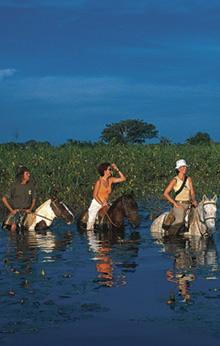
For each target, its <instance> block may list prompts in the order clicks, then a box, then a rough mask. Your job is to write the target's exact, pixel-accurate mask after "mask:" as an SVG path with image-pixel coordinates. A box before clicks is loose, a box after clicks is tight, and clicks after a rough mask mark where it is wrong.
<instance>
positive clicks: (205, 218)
mask: <svg viewBox="0 0 220 346" xmlns="http://www.w3.org/2000/svg"><path fill="white" fill-rule="evenodd" d="M208 204H211V205H216V204H215V202H204V204H203V208H202V216H203V220H202V219H201V215H200V213H198V219H199V221H200V223H201V224H202V225H204V226H205V227H207V225H206V221H207V220H215V221H216V219H217V217H216V216H209V217H205V216H204V206H205V205H208ZM198 219H196V221H197V227H198V229H199V232H200V234H201V235H204V234H206V233H202V231H201V227H200V226H199V222H198Z"/></svg>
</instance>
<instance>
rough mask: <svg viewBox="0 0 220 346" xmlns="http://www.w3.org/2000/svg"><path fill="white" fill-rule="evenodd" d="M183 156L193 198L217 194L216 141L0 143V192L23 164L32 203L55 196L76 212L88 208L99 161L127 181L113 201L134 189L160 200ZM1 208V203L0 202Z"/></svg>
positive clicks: (219, 164) (219, 155) (219, 161)
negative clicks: (33, 191)
mask: <svg viewBox="0 0 220 346" xmlns="http://www.w3.org/2000/svg"><path fill="white" fill-rule="evenodd" d="M180 158H184V159H185V160H186V161H187V163H188V165H189V169H188V175H190V176H191V177H192V179H193V182H194V188H195V192H196V196H197V199H200V198H201V196H202V194H203V193H206V194H207V196H210V197H211V196H212V195H213V194H215V193H217V194H218V192H219V191H220V181H219V172H220V143H213V142H212V143H210V145H190V144H184V145H180V144H179V145H178V144H174V145H162V144H155V145H141V144H140V145H139V144H136V145H131V144H126V145H125V144H124V145H123V144H113V143H111V144H108V145H107V144H104V143H103V142H98V143H95V144H92V143H87V142H73V141H68V143H67V144H65V145H62V146H59V147H54V146H51V145H50V144H49V143H47V142H46V143H36V142H33V143H32V142H30V143H29V144H28V145H26V146H22V145H17V144H15V143H7V144H1V145H0V172H1V175H0V193H1V195H3V193H4V192H5V191H6V190H7V188H8V187H9V186H10V185H11V184H12V183H13V182H14V179H15V174H16V172H17V167H18V165H20V164H22V165H25V166H27V167H28V168H29V169H30V172H31V179H32V181H33V182H34V183H35V185H36V189H37V193H38V201H37V205H40V204H41V203H43V202H44V201H45V200H46V199H48V198H49V196H50V193H53V192H57V195H58V197H59V198H61V199H62V200H63V201H64V202H66V203H67V204H68V205H69V207H70V208H71V209H72V210H73V211H74V212H75V213H78V212H79V211H80V210H82V209H84V208H85V207H88V205H89V203H90V201H91V198H92V192H93V187H94V184H95V182H96V180H97V178H98V172H97V167H98V166H99V164H100V163H102V162H106V161H107V162H110V163H116V164H117V166H118V167H119V168H120V169H121V170H122V172H123V173H124V174H125V176H126V177H127V181H126V182H125V183H123V184H116V185H115V187H114V190H113V193H112V195H111V198H112V200H113V199H115V198H116V197H117V196H119V195H121V194H122V193H123V192H125V191H126V192H130V191H132V190H133V191H134V192H135V194H136V196H137V198H138V199H140V200H141V199H143V200H149V199H150V198H151V197H153V196H156V197H158V198H163V190H164V188H165V187H166V185H167V184H168V183H169V182H170V180H171V178H172V177H173V176H174V175H175V170H174V167H175V161H176V160H178V159H180ZM1 205H2V206H3V204H2V203H1Z"/></svg>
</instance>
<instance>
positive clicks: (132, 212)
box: [121, 196, 137, 218]
mask: <svg viewBox="0 0 220 346" xmlns="http://www.w3.org/2000/svg"><path fill="white" fill-rule="evenodd" d="M121 201H122V204H123V207H124V210H125V216H126V217H127V218H128V216H129V215H132V214H135V213H137V210H134V211H130V212H128V209H127V206H126V204H125V201H124V196H123V197H122V199H121Z"/></svg>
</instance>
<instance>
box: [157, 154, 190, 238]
mask: <svg viewBox="0 0 220 346" xmlns="http://www.w3.org/2000/svg"><path fill="white" fill-rule="evenodd" d="M187 167H188V166H187V164H186V161H185V160H183V159H181V160H178V161H176V167H175V169H176V173H177V176H176V177H175V178H173V179H172V181H171V182H170V184H169V185H168V186H167V187H166V189H165V191H164V196H165V197H166V199H167V200H168V201H169V202H171V203H172V204H173V209H172V210H171V212H170V214H168V216H167V218H166V219H165V221H164V223H163V228H164V229H166V230H167V231H168V234H169V235H176V234H177V232H178V231H179V229H180V228H181V227H182V226H183V225H184V224H185V215H186V212H187V211H188V210H189V208H190V207H191V205H193V206H195V207H196V206H197V202H196V200H195V192H194V189H193V183H192V179H191V178H190V177H187V176H186V172H187ZM172 189H174V191H175V199H173V198H172V197H171V196H170V195H169V193H170V192H171V190H172ZM171 226H172V227H171Z"/></svg>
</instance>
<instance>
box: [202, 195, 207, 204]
mask: <svg viewBox="0 0 220 346" xmlns="http://www.w3.org/2000/svg"><path fill="white" fill-rule="evenodd" d="M207 200H208V198H207V197H206V195H204V196H203V197H202V201H203V203H204V202H206V201H207Z"/></svg>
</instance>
